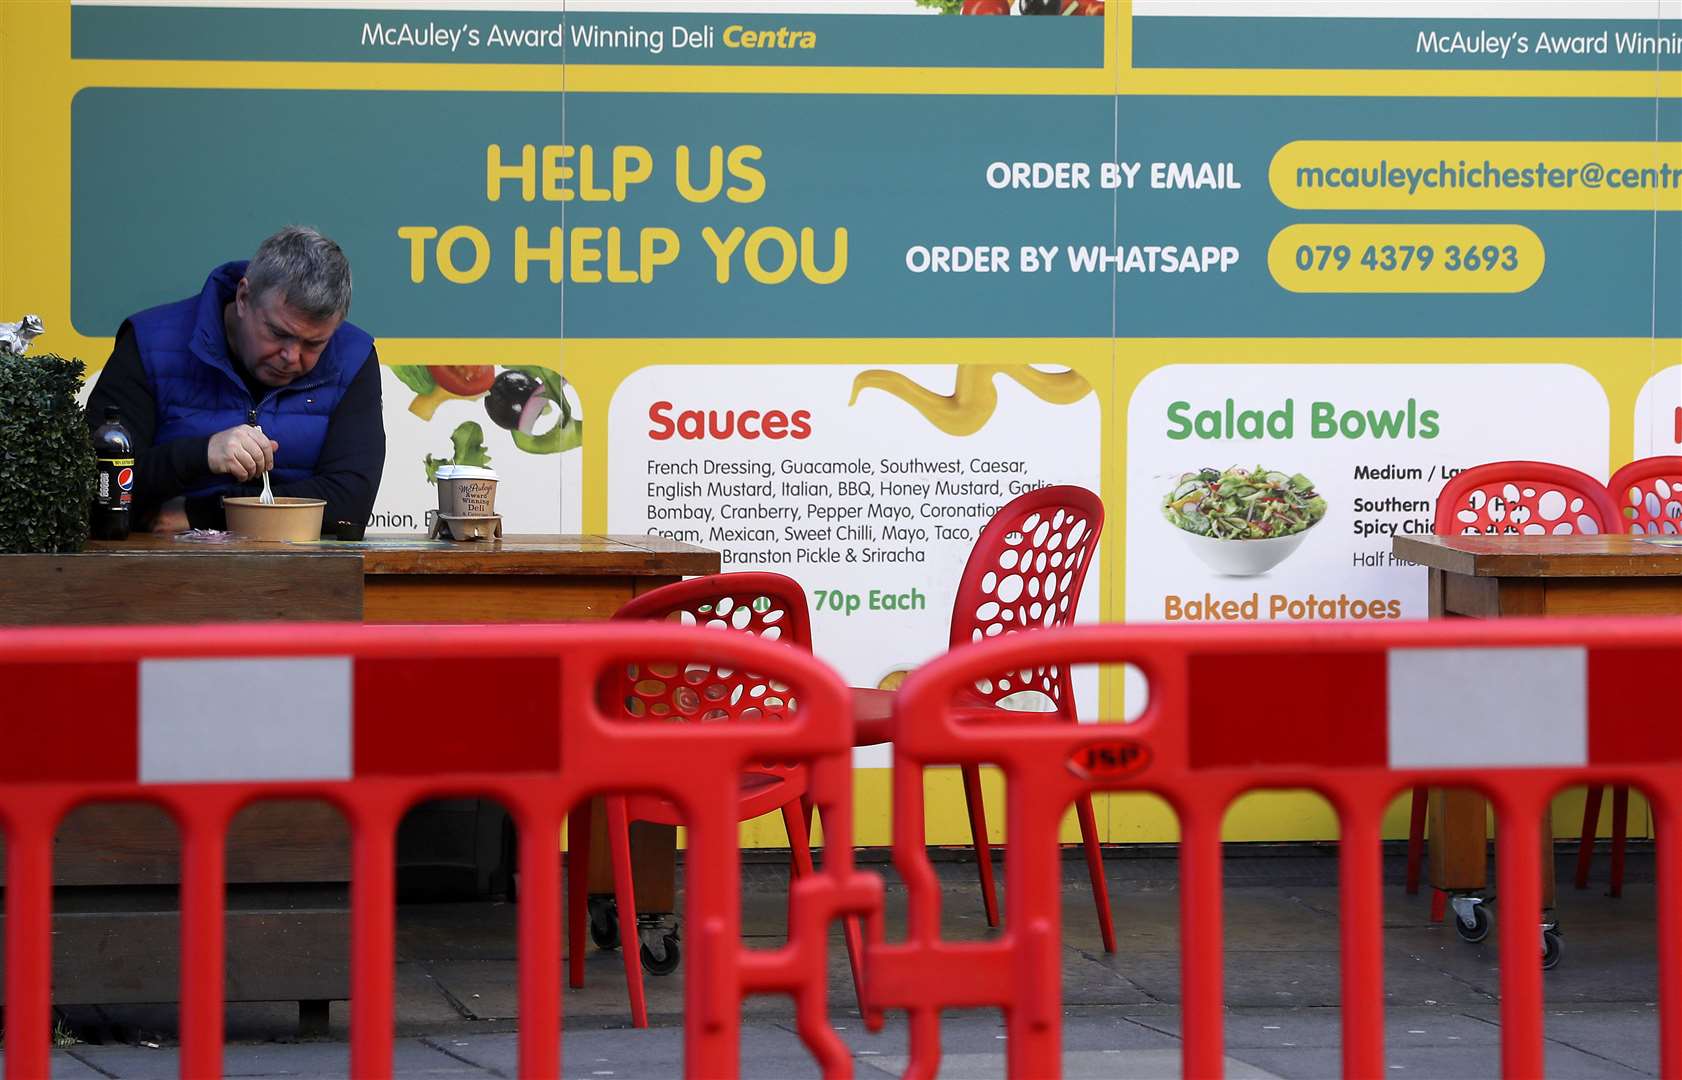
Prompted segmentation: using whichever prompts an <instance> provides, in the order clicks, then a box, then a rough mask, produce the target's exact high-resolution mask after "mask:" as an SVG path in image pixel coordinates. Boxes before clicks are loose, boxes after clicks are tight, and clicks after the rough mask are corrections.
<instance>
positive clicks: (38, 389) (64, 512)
mask: <svg viewBox="0 0 1682 1080" xmlns="http://www.w3.org/2000/svg"><path fill="white" fill-rule="evenodd" d="M83 371H84V368H83V366H82V362H81V361H80V360H66V359H65V358H64V357H62V356H55V355H53V354H52V353H39V354H29V355H26V356H17V355H15V354H13V353H12V352H10V351H8V350H5V349H0V552H30V551H35V552H63V551H80V550H82V546H83V545H84V544H85V543H87V539H88V505H89V503H90V501H91V500H92V498H93V491H94V479H95V471H94V468H95V467H94V457H93V444H92V441H91V440H90V439H89V438H88V425H87V421H86V419H85V418H84V417H83V414H82V407H81V406H80V405H78V404H76V394H77V392H78V391H79V390H80V389H81V387H82V375H83Z"/></svg>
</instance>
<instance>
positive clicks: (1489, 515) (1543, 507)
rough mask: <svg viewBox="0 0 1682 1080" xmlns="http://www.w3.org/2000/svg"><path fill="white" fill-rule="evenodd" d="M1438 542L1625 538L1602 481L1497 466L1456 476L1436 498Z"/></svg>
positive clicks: (1537, 464)
mask: <svg viewBox="0 0 1682 1080" xmlns="http://www.w3.org/2000/svg"><path fill="white" fill-rule="evenodd" d="M1432 531H1433V532H1435V533H1436V534H1437V535H1439V536H1463V535H1478V534H1492V535H1519V536H1566V535H1572V534H1579V533H1580V534H1590V535H1592V534H1596V533H1608V532H1613V533H1615V532H1622V531H1623V529H1622V528H1621V527H1620V526H1619V525H1618V511H1617V508H1616V507H1615V506H1614V505H1613V504H1612V499H1611V497H1610V496H1608V495H1607V493H1606V488H1605V487H1603V486H1602V485H1601V483H1600V481H1598V480H1596V479H1595V478H1594V477H1592V476H1590V475H1588V474H1587V473H1584V472H1578V471H1577V470H1576V469H1571V468H1567V467H1565V466H1564V465H1553V464H1549V463H1548V462H1545V461H1494V462H1490V463H1489V464H1487V465H1477V466H1474V467H1472V468H1470V469H1466V470H1465V471H1463V472H1461V473H1458V474H1456V475H1455V476H1454V477H1453V478H1452V479H1450V480H1449V482H1448V483H1446V484H1444V485H1443V489H1442V491H1441V492H1440V493H1439V494H1438V495H1437V506H1436V519H1435V522H1434V526H1433V529H1432Z"/></svg>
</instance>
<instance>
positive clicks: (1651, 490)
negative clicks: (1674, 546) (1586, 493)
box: [1606, 455, 1682, 536]
mask: <svg viewBox="0 0 1682 1080" xmlns="http://www.w3.org/2000/svg"><path fill="white" fill-rule="evenodd" d="M1606 490H1607V491H1608V492H1610V493H1611V495H1612V503H1613V505H1614V506H1615V507H1617V510H1618V521H1619V522H1620V524H1621V525H1622V531H1624V532H1627V533H1631V534H1633V535H1636V536H1642V535H1647V536H1676V535H1678V534H1682V456H1676V455H1671V456H1665V457H1650V458H1642V459H1641V460H1640V461H1632V462H1630V463H1629V464H1628V465H1625V466H1624V467H1623V468H1621V469H1619V470H1618V471H1617V472H1615V473H1613V474H1612V479H1611V480H1610V481H1609V482H1608V483H1607V485H1606Z"/></svg>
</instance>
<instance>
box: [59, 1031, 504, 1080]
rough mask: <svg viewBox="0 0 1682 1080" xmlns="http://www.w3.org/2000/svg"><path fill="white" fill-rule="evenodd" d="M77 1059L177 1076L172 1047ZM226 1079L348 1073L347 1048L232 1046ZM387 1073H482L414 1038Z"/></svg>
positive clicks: (123, 1073) (133, 1079) (103, 1067)
mask: <svg viewBox="0 0 1682 1080" xmlns="http://www.w3.org/2000/svg"><path fill="white" fill-rule="evenodd" d="M76 1054H77V1057H79V1058H81V1060H82V1061H84V1062H85V1063H87V1064H88V1065H91V1066H92V1067H93V1068H95V1069H97V1070H98V1071H99V1072H100V1073H103V1074H104V1075H106V1076H110V1077H120V1078H121V1080H176V1078H177V1077H178V1076H179V1075H180V1051H179V1049H178V1048H177V1047H159V1048H157V1049H152V1048H150V1047H144V1046H87V1047H78V1048H77V1051H76ZM222 1062H223V1075H224V1076H228V1077H259V1076H294V1077H296V1076H310V1077H343V1076H348V1075H349V1074H350V1045H349V1044H348V1043H342V1042H313V1043H259V1044H245V1045H232V1046H229V1047H227V1048H226V1049H225V1050H224V1051H223V1054H222ZM392 1068H393V1071H394V1072H395V1073H397V1074H398V1075H400V1076H414V1077H429V1076H485V1075H486V1073H485V1072H484V1070H482V1069H480V1068H478V1067H477V1066H475V1065H473V1064H471V1063H469V1062H467V1061H465V1060H461V1059H459V1058H456V1057H452V1056H450V1055H449V1054H446V1053H443V1052H441V1051H439V1050H437V1049H435V1048H434V1047H432V1046H429V1045H427V1044H426V1043H425V1042H423V1041H421V1040H419V1039H399V1040H397V1042H396V1043H395V1045H394V1046H393V1048H392Z"/></svg>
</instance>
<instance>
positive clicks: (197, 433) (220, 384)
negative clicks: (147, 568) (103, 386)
mask: <svg viewBox="0 0 1682 1080" xmlns="http://www.w3.org/2000/svg"><path fill="white" fill-rule="evenodd" d="M245 266H246V264H245V263H243V262H231V263H223V264H222V265H221V266H218V267H217V268H216V269H215V270H213V271H211V273H210V277H209V278H208V279H207V280H206V281H205V283H204V291H203V292H201V293H199V295H197V296H193V297H189V298H187V299H185V300H178V301H176V302H175V303H173V304H164V305H162V306H161V307H155V308H149V309H147V310H145V311H142V312H141V313H140V314H138V315H136V316H134V317H133V318H131V319H130V320H129V325H130V326H131V327H133V329H134V340H135V344H136V345H137V346H138V347H139V350H140V362H141V365H142V366H143V367H144V368H145V369H146V378H147V381H148V382H149V383H150V385H151V389H152V400H153V401H155V402H156V403H157V417H158V427H157V433H156V435H155V437H154V441H155V442H156V444H157V445H160V446H161V445H163V444H164V443H167V442H170V441H172V440H175V439H185V438H195V437H198V438H203V437H205V436H209V435H214V434H216V433H217V432H218V431H222V430H224V429H226V428H230V427H233V426H234V425H236V424H243V423H245V420H246V414H247V413H249V412H250V411H251V410H252V409H256V410H257V423H258V424H260V425H261V426H262V428H263V431H264V433H265V434H267V435H268V436H269V438H271V439H273V440H274V441H275V442H277V443H279V444H280V450H279V452H278V453H276V454H275V468H274V473H273V475H274V478H275V479H276V480H277V481H280V482H282V483H284V482H286V481H289V480H302V479H304V478H306V477H309V476H311V475H313V474H314V472H315V465H316V460H317V459H318V458H319V457H320V456H321V442H322V439H323V438H325V436H326V434H327V421H328V419H329V418H330V417H331V416H332V415H333V410H334V409H336V408H337V407H338V405H339V401H340V399H342V398H343V397H344V394H345V388H346V387H348V386H349V385H350V381H351V379H353V378H355V376H356V373H357V372H358V371H360V370H361V369H362V365H363V363H364V362H365V361H366V360H367V359H368V354H369V352H370V350H372V348H373V345H374V339H373V338H372V337H370V336H369V335H368V334H367V333H365V332H364V331H362V330H361V329H359V328H357V327H355V326H352V325H351V324H350V323H348V322H346V323H340V324H339V329H338V330H337V331H336V332H335V333H334V334H333V337H332V340H331V341H329V342H328V343H327V348H325V349H323V350H322V353H321V359H320V360H318V361H317V362H316V365H315V367H314V368H313V369H311V370H310V372H309V374H307V375H304V376H301V377H300V378H298V379H297V380H295V381H294V382H292V383H291V384H289V385H287V386H281V387H275V388H271V389H269V390H268V392H267V393H266V394H264V395H263V399H262V400H261V401H253V400H252V399H251V391H250V390H249V389H248V388H247V387H246V385H245V381H244V380H243V379H241V378H240V376H239V372H238V369H237V368H236V367H235V365H236V364H237V363H239V361H237V360H235V359H234V358H233V357H232V356H231V355H230V354H229V352H228V339H227V335H226V333H225V332H224V330H223V326H222V309H223V308H224V307H226V306H227V305H228V304H229V303H230V302H231V301H232V300H233V298H234V291H235V289H236V288H237V287H238V286H239V279H240V278H241V277H242V276H244V274H245ZM234 486H235V485H234V482H233V480H232V478H231V477H217V478H216V480H215V482H213V483H211V484H208V485H206V486H204V487H201V488H198V489H197V490H194V491H189V492H187V494H188V495H209V494H214V493H216V492H219V491H226V490H229V489H231V488H233V487H234Z"/></svg>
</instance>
